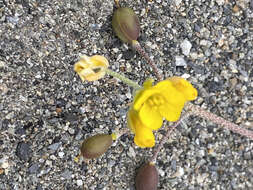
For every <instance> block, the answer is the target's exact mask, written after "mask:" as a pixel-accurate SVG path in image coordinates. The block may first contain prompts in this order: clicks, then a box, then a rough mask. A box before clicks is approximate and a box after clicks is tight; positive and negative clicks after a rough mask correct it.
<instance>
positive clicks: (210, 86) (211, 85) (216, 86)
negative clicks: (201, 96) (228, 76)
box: [206, 81, 222, 92]
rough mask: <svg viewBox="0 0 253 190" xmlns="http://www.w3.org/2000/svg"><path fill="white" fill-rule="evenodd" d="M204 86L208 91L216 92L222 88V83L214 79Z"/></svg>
mask: <svg viewBox="0 0 253 190" xmlns="http://www.w3.org/2000/svg"><path fill="white" fill-rule="evenodd" d="M206 88H207V90H208V91H209V92H217V91H221V90H222V84H221V83H219V82H215V81H209V82H208V83H207V85H206Z"/></svg>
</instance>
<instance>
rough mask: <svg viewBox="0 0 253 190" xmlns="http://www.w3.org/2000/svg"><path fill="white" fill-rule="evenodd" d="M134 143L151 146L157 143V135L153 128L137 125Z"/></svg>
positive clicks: (143, 146) (142, 146)
mask: <svg viewBox="0 0 253 190" xmlns="http://www.w3.org/2000/svg"><path fill="white" fill-rule="evenodd" d="M134 143H135V144H136V145H137V146H139V147H141V148H151V147H153V146H154V145H155V136H154V134H153V132H152V130H151V129H148V128H146V127H137V128H136V134H135V137H134Z"/></svg>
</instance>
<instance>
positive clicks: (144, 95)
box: [133, 88, 160, 110]
mask: <svg viewBox="0 0 253 190" xmlns="http://www.w3.org/2000/svg"><path fill="white" fill-rule="evenodd" d="M159 93H160V92H159V90H156V89H153V88H150V89H146V90H141V91H140V92H139V93H138V94H137V95H136V98H135V99H134V103H133V106H134V109H135V110H139V109H140V108H141V106H142V105H143V103H144V102H145V101H147V99H148V98H150V97H151V96H152V95H154V94H159Z"/></svg>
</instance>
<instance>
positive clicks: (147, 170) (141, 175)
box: [135, 162, 159, 190]
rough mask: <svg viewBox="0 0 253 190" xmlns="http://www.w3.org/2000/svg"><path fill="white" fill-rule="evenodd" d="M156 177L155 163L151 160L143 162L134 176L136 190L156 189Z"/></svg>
mask: <svg viewBox="0 0 253 190" xmlns="http://www.w3.org/2000/svg"><path fill="white" fill-rule="evenodd" d="M158 178H159V177H158V172H157V169H156V167H155V165H154V164H153V163H151V162H149V163H146V164H144V165H143V166H142V167H141V168H140V169H139V170H138V173H137V176H136V178H135V185H136V190H156V189H157V185H158Z"/></svg>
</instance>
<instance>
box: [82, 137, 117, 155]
mask: <svg viewBox="0 0 253 190" xmlns="http://www.w3.org/2000/svg"><path fill="white" fill-rule="evenodd" d="M112 140H113V139H112V136H111V135H107V134H98V135H95V136H92V137H89V138H88V139H85V140H84V141H83V144H82V147H81V154H82V156H83V157H84V158H88V159H91V158H97V157H99V156H101V155H102V154H104V153H105V152H106V151H107V150H108V148H109V147H110V146H111V145H112Z"/></svg>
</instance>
